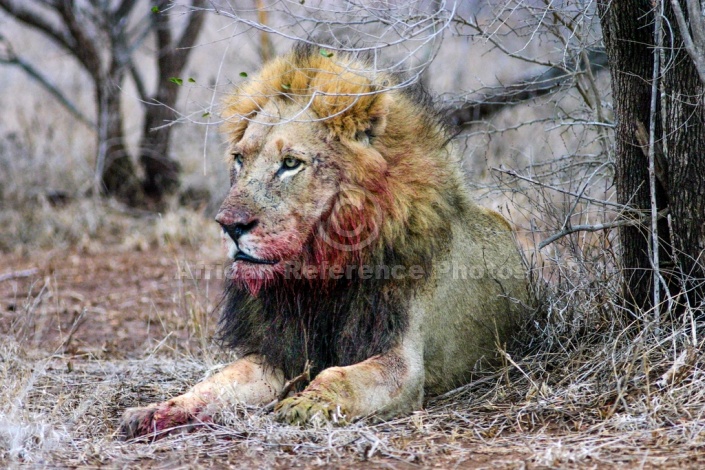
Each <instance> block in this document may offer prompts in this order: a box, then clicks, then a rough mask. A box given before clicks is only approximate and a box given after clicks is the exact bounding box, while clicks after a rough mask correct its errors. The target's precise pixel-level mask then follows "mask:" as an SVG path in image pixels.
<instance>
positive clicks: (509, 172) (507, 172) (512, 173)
mask: <svg viewBox="0 0 705 470" xmlns="http://www.w3.org/2000/svg"><path fill="white" fill-rule="evenodd" d="M492 171H497V172H499V173H504V174H505V175H509V176H512V177H514V178H517V179H520V180H523V181H526V182H528V183H531V184H535V185H537V186H541V187H542V188H547V189H551V190H553V191H556V192H559V193H562V194H567V195H569V196H573V197H576V198H578V199H582V200H584V201H588V202H592V203H595V204H600V205H603V206H612V207H618V208H620V209H622V210H628V211H633V210H634V209H632V208H631V207H629V206H625V205H624V204H619V203H617V202H612V201H603V200H601V199H595V198H591V197H589V196H585V195H584V194H579V193H576V192H573V191H568V190H566V189H562V188H557V187H555V186H551V185H550V184H546V183H542V182H541V181H536V180H535V179H531V178H528V177H526V176H523V175H520V174H519V173H517V172H516V171H514V170H505V169H504V168H496V167H493V168H492Z"/></svg>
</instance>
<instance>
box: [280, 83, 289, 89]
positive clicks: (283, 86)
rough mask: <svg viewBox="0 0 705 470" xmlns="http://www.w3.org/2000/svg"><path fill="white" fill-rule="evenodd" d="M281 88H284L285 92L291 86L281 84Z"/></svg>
mask: <svg viewBox="0 0 705 470" xmlns="http://www.w3.org/2000/svg"><path fill="white" fill-rule="evenodd" d="M282 88H284V89H285V90H288V89H289V88H291V85H287V84H286V83H282Z"/></svg>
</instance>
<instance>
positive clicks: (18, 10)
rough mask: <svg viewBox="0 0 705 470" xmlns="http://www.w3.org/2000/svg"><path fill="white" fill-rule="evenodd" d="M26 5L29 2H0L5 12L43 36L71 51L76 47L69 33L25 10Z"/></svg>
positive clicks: (0, 0)
mask: <svg viewBox="0 0 705 470" xmlns="http://www.w3.org/2000/svg"><path fill="white" fill-rule="evenodd" d="M24 5H27V2H22V3H21V2H13V1H11V0H0V8H1V9H3V10H5V11H6V12H7V13H8V14H9V15H10V16H12V17H13V18H15V19H16V20H18V21H21V22H22V23H24V24H26V25H27V26H30V27H32V28H34V29H36V30H38V31H40V32H41V33H43V34H46V35H47V36H49V37H50V38H52V39H53V40H54V41H55V42H56V43H57V44H59V45H60V46H61V47H63V48H64V49H66V50H68V51H71V49H72V48H73V47H74V43H73V41H72V40H71V37H70V36H69V33H68V32H67V31H65V30H62V29H59V28H57V27H55V26H54V25H53V24H51V23H50V22H49V21H47V20H46V19H44V18H42V17H41V16H40V15H38V14H37V13H35V12H34V11H32V10H29V9H27V8H24Z"/></svg>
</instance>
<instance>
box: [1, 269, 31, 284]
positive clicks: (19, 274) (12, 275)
mask: <svg viewBox="0 0 705 470" xmlns="http://www.w3.org/2000/svg"><path fill="white" fill-rule="evenodd" d="M38 272H39V269H38V268H31V269H23V270H22V271H10V272H9V273H5V274H0V282H3V281H10V280H12V279H20V278H23V277H31V276H34V275H35V274H37V273H38Z"/></svg>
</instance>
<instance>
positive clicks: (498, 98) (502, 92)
mask: <svg viewBox="0 0 705 470" xmlns="http://www.w3.org/2000/svg"><path fill="white" fill-rule="evenodd" d="M586 62H588V63H589V68H587V69H588V70H591V71H598V70H601V69H603V68H604V67H605V66H606V65H607V55H606V54H605V53H604V51H601V50H594V51H590V52H589V53H588V54H586ZM578 68H580V66H578ZM573 76H574V73H573V72H568V71H567V69H566V68H565V67H552V68H550V69H549V70H547V71H545V72H543V73H541V74H540V75H537V76H535V77H532V78H528V79H525V80H521V81H519V82H518V83H515V84H513V85H509V86H506V87H504V88H500V89H499V90H498V91H495V92H493V93H489V94H485V95H484V96H480V97H479V98H477V99H474V100H471V101H468V102H467V103H465V104H463V105H462V106H461V107H460V108H459V109H454V110H448V111H447V112H446V113H444V114H445V115H446V116H447V117H446V122H447V123H449V124H450V125H453V126H466V125H472V123H474V122H478V121H483V120H486V119H488V118H489V117H490V116H492V115H494V114H496V113H498V112H499V111H501V110H502V109H504V108H505V107H508V106H514V105H517V104H520V103H524V102H526V101H528V100H531V99H534V98H537V97H539V96H543V95H547V94H551V93H553V92H554V91H556V90H558V89H559V88H560V87H561V86H563V85H564V84H565V83H566V82H568V81H569V80H570V79H571V78H572V77H573Z"/></svg>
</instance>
